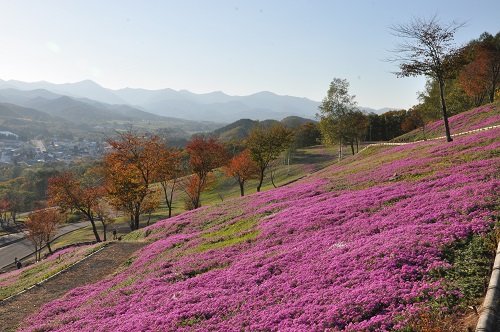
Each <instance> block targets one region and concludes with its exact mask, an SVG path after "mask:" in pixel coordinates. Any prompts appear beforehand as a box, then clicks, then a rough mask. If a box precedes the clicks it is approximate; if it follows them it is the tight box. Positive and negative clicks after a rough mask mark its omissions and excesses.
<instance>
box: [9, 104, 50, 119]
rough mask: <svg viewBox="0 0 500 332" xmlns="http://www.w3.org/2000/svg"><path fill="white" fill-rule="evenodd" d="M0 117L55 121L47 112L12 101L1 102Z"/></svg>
mask: <svg viewBox="0 0 500 332" xmlns="http://www.w3.org/2000/svg"><path fill="white" fill-rule="evenodd" d="M0 119H3V120H5V119H16V120H26V121H54V118H53V117H51V116H50V115H48V114H47V113H44V112H40V111H37V110H34V109H31V108H27V107H22V106H19V105H14V104H10V103H0Z"/></svg>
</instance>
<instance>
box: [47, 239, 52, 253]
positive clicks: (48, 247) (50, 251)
mask: <svg viewBox="0 0 500 332" xmlns="http://www.w3.org/2000/svg"><path fill="white" fill-rule="evenodd" d="M46 243H47V249H48V250H49V254H52V248H51V247H50V241H49V240H47V242H46Z"/></svg>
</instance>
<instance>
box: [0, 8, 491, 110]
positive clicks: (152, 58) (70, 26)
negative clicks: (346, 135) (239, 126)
mask: <svg viewBox="0 0 500 332" xmlns="http://www.w3.org/2000/svg"><path fill="white" fill-rule="evenodd" d="M499 13H500V1H498V0H496V1H493V0H491V1H481V0H478V1H471V0H469V1H437V0H434V1H427V0H425V1H421V0H419V1H403V0H399V1H383V0H380V1H355V0H353V1H347V0H345V1H333V0H332V1H315V0H309V1H293V0H287V1H285V0H283V1H273V0H267V1H224V0H210V1H209V0H206V1H201V0H199V1H191V0H178V1H152V0H142V1H139V0H137V1H126V0H105V1H104V0H100V1H96V0H71V1H63V0H61V1H55V0H38V1H35V0H32V1H23V0H16V1H10V0H0V31H1V33H0V78H1V79H4V80H5V79H17V80H23V81H38V80H46V81H50V82H55V83H63V82H75V81H79V80H83V79H92V80H94V81H96V82H98V83H99V84H101V85H103V86H105V87H109V88H113V89H117V88H123V87H127V86H128V87H142V88H148V89H159V88H167V87H168V88H173V89H177V90H178V89H187V90H190V91H193V92H197V93H200V92H210V91H218V90H221V91H224V92H226V93H229V94H237V95H246V94H251V93H254V92H258V91H262V90H268V91H273V92H275V93H278V94H287V95H294V96H300V97H308V98H311V99H315V100H320V99H322V98H323V96H324V95H325V93H326V90H327V88H328V84H329V82H330V81H331V80H332V78H333V77H341V78H346V79H348V80H349V82H350V83H351V92H352V93H353V94H355V95H356V99H357V101H358V103H359V104H360V105H363V106H369V107H374V108H380V107H386V106H387V107H404V108H406V107H409V106H411V105H413V104H415V103H416V96H417V92H418V91H420V90H422V89H423V87H424V82H425V80H424V78H405V79H398V78H396V77H395V76H394V75H393V74H392V72H393V71H395V70H396V69H397V68H396V65H395V64H393V63H388V62H385V61H383V60H384V59H386V58H388V57H390V56H391V53H390V50H391V49H392V48H394V47H395V45H396V43H397V39H396V38H395V37H393V36H392V35H391V34H390V31H389V26H391V25H392V24H397V23H405V22H407V21H409V20H410V19H411V18H412V17H430V16H433V15H434V14H437V15H438V16H439V18H440V19H441V21H442V22H449V21H451V20H458V21H461V22H467V25H466V26H465V27H464V28H463V29H461V30H460V31H459V32H458V33H457V36H456V40H457V43H459V44H460V43H465V42H467V41H469V40H470V39H473V38H476V37H477V36H479V34H481V33H482V32H484V31H489V32H491V33H496V32H498V31H499V30H500V14H499Z"/></svg>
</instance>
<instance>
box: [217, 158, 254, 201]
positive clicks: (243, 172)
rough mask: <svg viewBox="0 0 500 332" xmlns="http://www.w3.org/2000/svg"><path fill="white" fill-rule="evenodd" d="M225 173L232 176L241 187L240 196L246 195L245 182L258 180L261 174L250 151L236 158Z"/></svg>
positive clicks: (225, 169)
mask: <svg viewBox="0 0 500 332" xmlns="http://www.w3.org/2000/svg"><path fill="white" fill-rule="evenodd" d="M224 173H225V174H226V175H227V176H232V177H234V178H235V179H236V181H238V184H239V185H240V195H241V196H244V195H245V182H246V181H247V180H250V179H256V178H257V177H258V174H259V168H258V167H257V164H256V163H255V162H254V161H253V160H252V155H251V153H250V150H248V149H246V150H244V151H243V152H241V153H240V154H238V155H236V156H234V157H233V158H232V159H231V160H230V161H229V163H228V164H227V166H226V167H224Z"/></svg>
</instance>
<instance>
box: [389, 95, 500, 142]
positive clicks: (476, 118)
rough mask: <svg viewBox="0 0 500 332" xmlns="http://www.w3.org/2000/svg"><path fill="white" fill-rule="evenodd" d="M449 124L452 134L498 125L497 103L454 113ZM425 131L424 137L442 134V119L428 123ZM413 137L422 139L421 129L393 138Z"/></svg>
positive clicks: (408, 139)
mask: <svg viewBox="0 0 500 332" xmlns="http://www.w3.org/2000/svg"><path fill="white" fill-rule="evenodd" d="M449 124H450V131H451V133H452V134H458V133H462V132H466V131H469V130H474V129H479V128H485V127H489V126H495V125H500V109H499V103H498V102H496V103H494V104H488V105H483V106H480V107H477V108H474V109H472V110H470V111H467V112H463V113H460V114H457V115H454V116H452V117H450V118H449ZM425 131H426V138H433V137H440V136H444V122H443V120H438V121H435V122H433V123H431V124H428V125H427V126H426V128H425ZM415 139H424V137H423V134H422V130H421V129H416V130H414V131H412V132H410V133H408V134H405V135H403V136H401V137H400V138H397V139H395V141H411V140H415Z"/></svg>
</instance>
